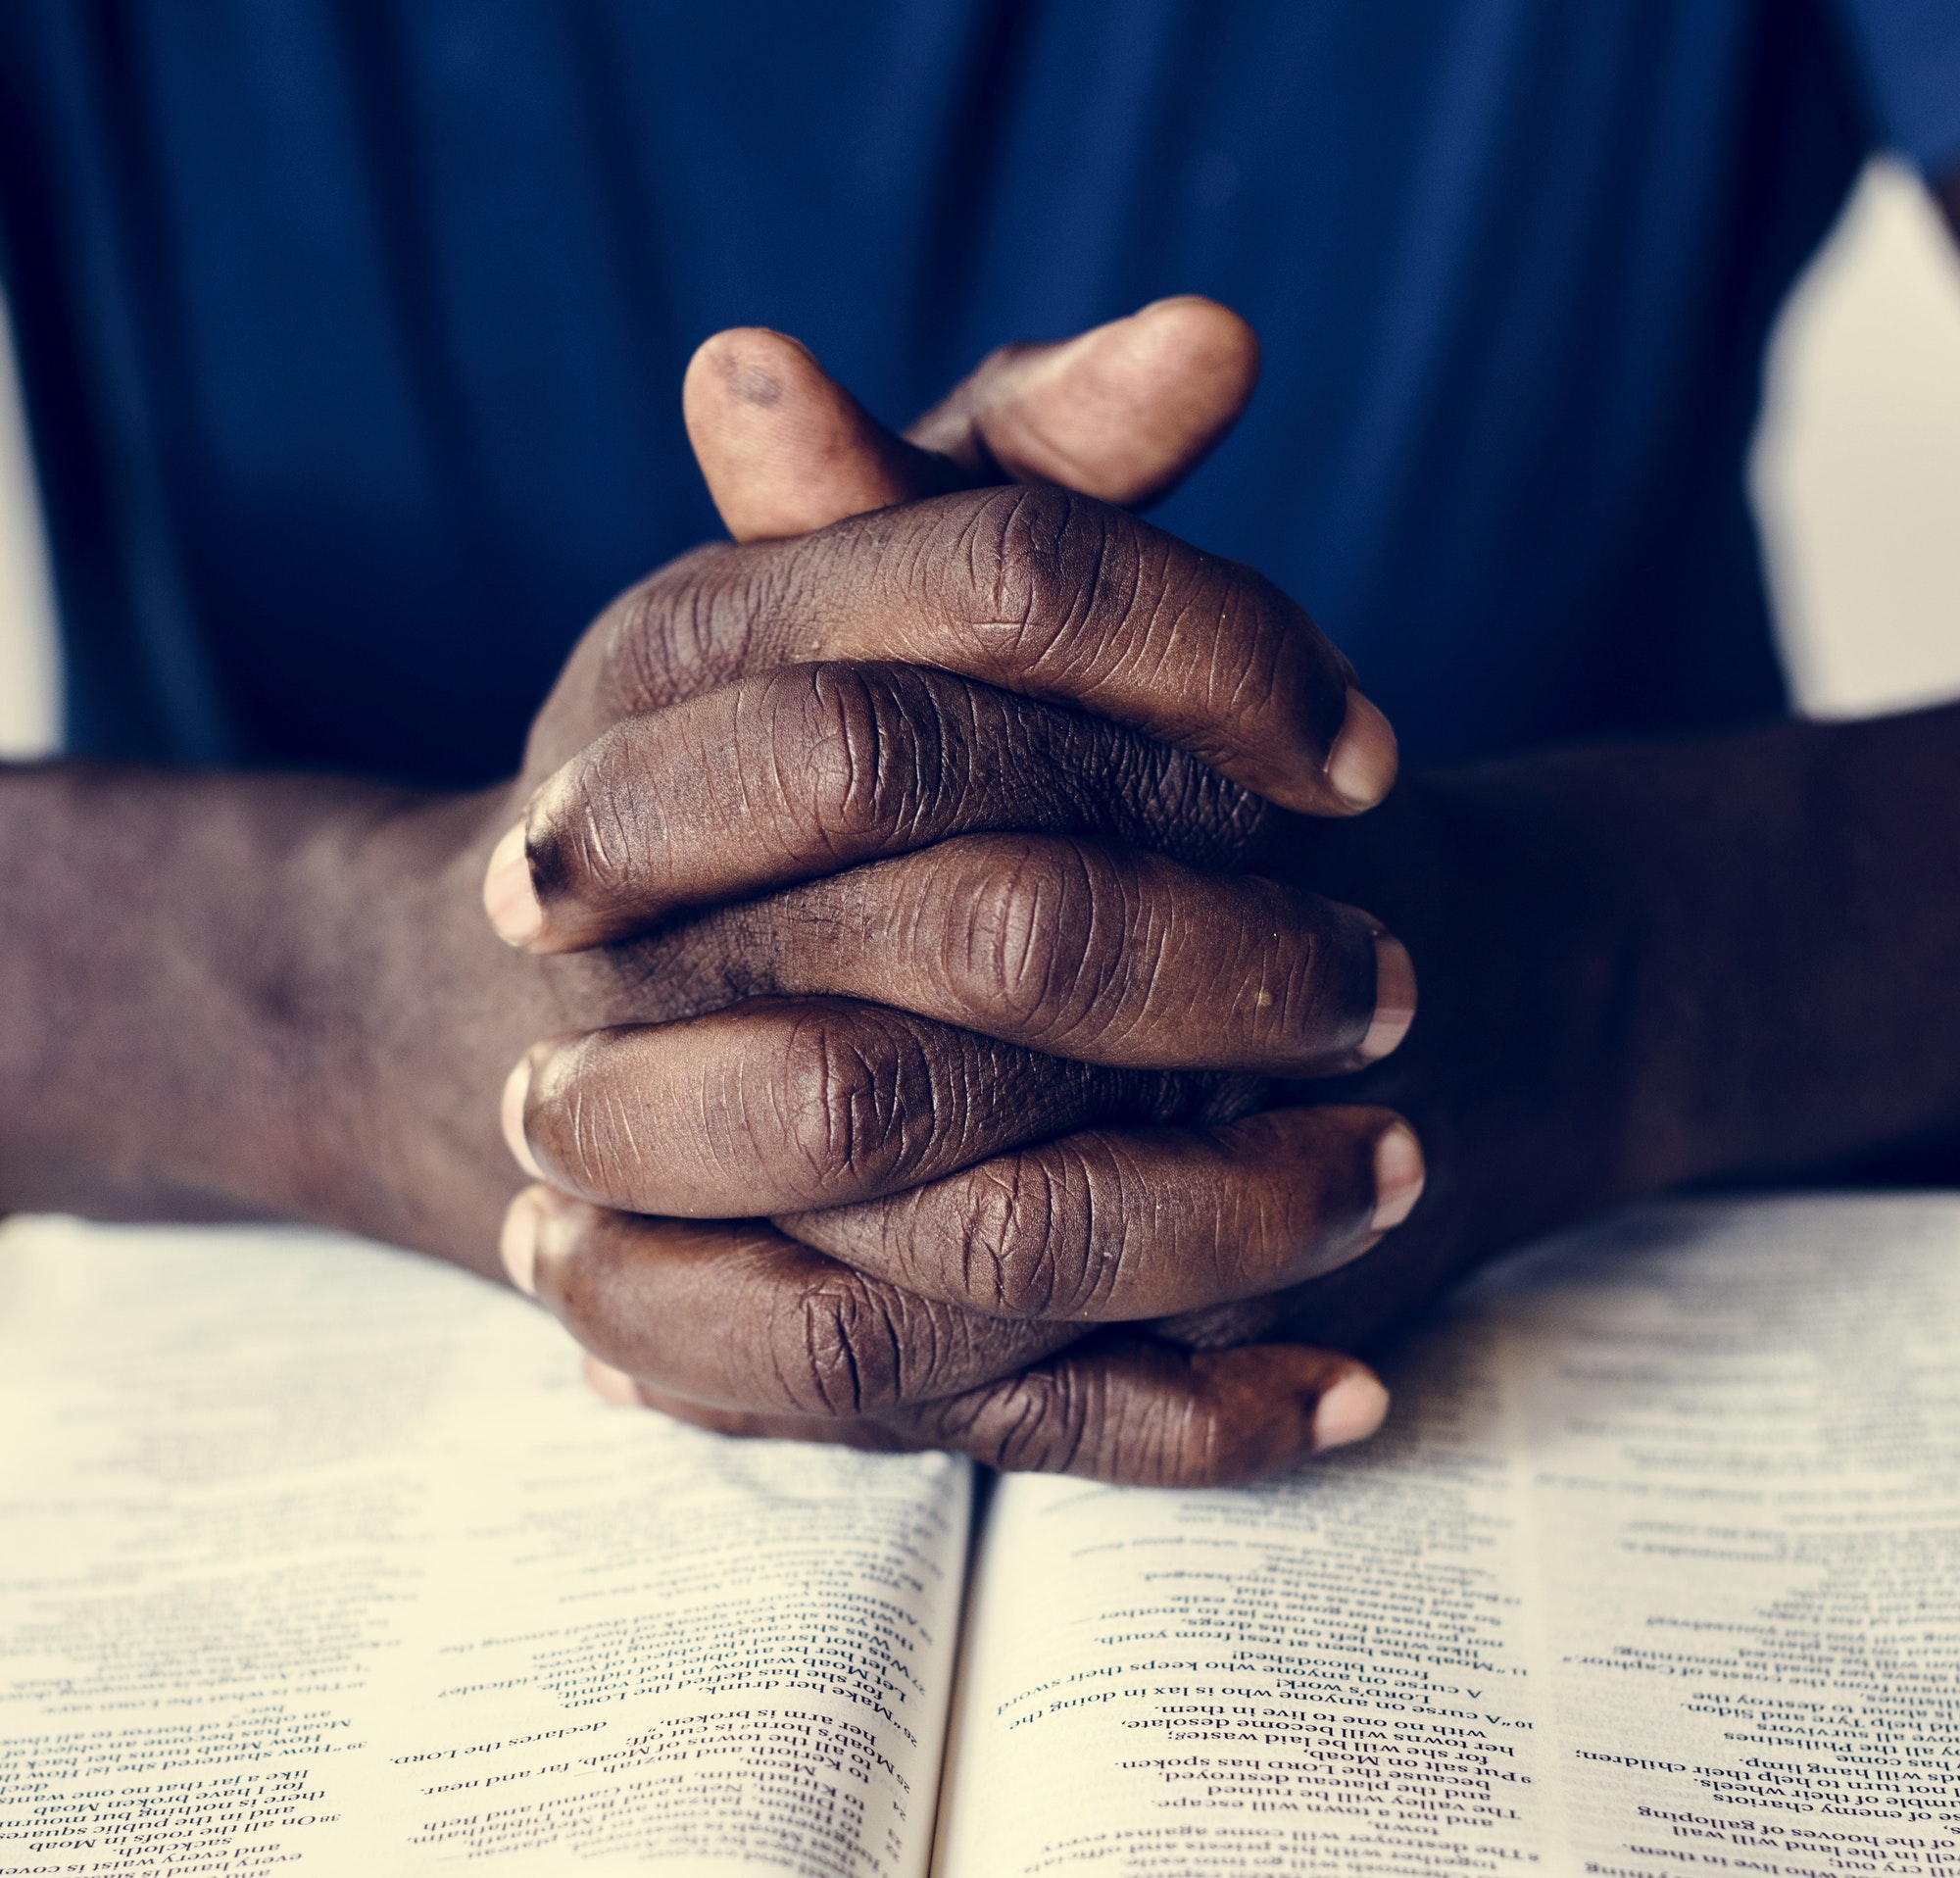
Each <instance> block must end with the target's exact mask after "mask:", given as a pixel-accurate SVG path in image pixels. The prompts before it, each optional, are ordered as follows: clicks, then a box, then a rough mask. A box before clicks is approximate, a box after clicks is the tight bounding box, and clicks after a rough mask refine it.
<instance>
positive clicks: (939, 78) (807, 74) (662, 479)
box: [0, 0, 1960, 782]
mask: <svg viewBox="0 0 1960 1878" xmlns="http://www.w3.org/2000/svg"><path fill="white" fill-rule="evenodd" d="M1881 143H1888V144H1891V145H1893V146H1895V147H1898V148H1902V149H1903V150H1904V151H1906V153H1907V154H1908V155H1910V156H1911V157H1912V158H1913V159H1914V160H1915V161H1917V162H1919V163H1920V164H1921V165H1922V166H1923V167H1926V168H1929V169H1931V170H1935V171H1937V170H1940V169H1942V168H1943V167H1944V166H1945V165H1947V164H1948V163H1950V162H1952V161H1953V160H1954V159H1956V158H1960V6H1955V5H1954V4H1953V0H1835V4H1834V3H1833V0H858V4H855V5H852V6H848V7H820V6H809V5H793V4H787V3H786V0H752V3H750V4H740V3H739V0H723V4H720V5H716V6H702V5H698V4H672V5H656V4H648V3H647V0H393V3H390V0H89V3H87V4H84V0H0V234H4V243H5V265H6V271H7V284H8V291H9V294H10V297H11V300H12V303H13V311H14V319H15V324H16V332H17V342H18V345H19V349H20V353H21V356H22V359H23V364H24V371H25V380H26V389H27V395H28V405H29V415H30V420H31V423H32V426H33V431H34V437H35V446H36V451H37V456H38V462H39V467H40V470H41V475H42V481H43V492H44V503H45V508H46V513H47V517H48V521H49V529H50V534H51V537H52V543H53V549H54V556H55V566H56V570H57V582H58V591H59V599H60V606H61V615H62V620H63V626H64V632H65V638H66V653H67V674H68V700H69V703H68V710H69V740H70V747H71V748H72V749H73V750H74V751H75V752H78V753H92V754H99V755H105V756H118V757H148V758H160V759H164V760H169V761H181V760H197V761H213V760H215V761H221V762H234V763H243V764H255V765H257V764H281V765H301V766H321V767H330V768H335V769H354V770H363V771H369V772H376V773H386V774H392V775H397V776H403V777H410V778H417V779H422V780H427V781H431V782H465V781H474V780H482V779H487V778H490V777H492V776H495V775H497V774H499V773H503V772H508V771H509V770H510V769H511V768H512V767H513V766H515V761H516V758H517V753H518V749H519V746H520V741H521V737H522V732H523V728H524V724H525V722H526V720H527V718H528V717H529V716H530V715H531V713H532V712H533V710H534V709H535V708H536V706H537V704H538V702H539V701H540V699H541V697H542V695H543V693H544V691H545V690H546V688H547V686H548V685H549V683H550V681H551V679H552V676H553V674H554V672H555V670H556V668H557V667H558V665H559V663H560V661H561V660H562V659H563V657H564V653H565V651H566V650H567V648H568V647H569V646H570V645H571V643H572V642H573V640H574V639H575V638H576V636H577V634H578V633H579V631H580V629H581V628H582V627H583V625H584V624H585V622H586V621H587V619H588V618H590V617H591V616H592V615H593V613H594V612H595V611H596V610H597V609H598V608H599V607H600V606H601V605H602V604H603V603H604V602H605V601H606V600H607V599H608V598H609V596H610V595H611V594H612V593H613V592H614V591H615V590H617V589H618V588H619V587H621V586H622V585H624V584H625V583H627V582H629V581H631V580H632V579H634V578H635V577H636V576H637V575H639V574H640V573H642V572H643V571H645V570H647V569H648V568H652V567H653V566H655V565H657V564H658V563H659V562H661V561H662V559H664V558H666V557H667V556H669V555H671V554H673V553H675V552H677V551H678V550H680V549H682V548H684V547H686V546H688V545H689V544H690V543H692V542H693V541H695V540H697V539H699V538H701V537H702V536H704V535H706V534H709V533H711V532H713V531H714V526H715V524H714V518H713V515H712V511H711V508H710V506H709V504H708V502H707V500H706V497H705V495H704V493H703V491H702V488H701V485H700V482H699V478H698V476H697V474H696V472H695V470H694V468H693V465H692V462H691V460H690V458H689V455H688V452H687V447H686V442H685V438H684V435H683V432H682V429H681V425H680V420H679V413H678V387H679V382H680V374H681V371H682V369H683V366H684V365H685V362H686V359H687V357H688V354H689V352H690V351H691V349H692V348H693V347H694V346H695V345H696V344H697V343H698V342H699V341H700V340H701V339H702V338H703V337H704V336H705V335H706V334H708V333H710V332H711V331H713V330H714V329H715V328H717V327H720V326H723V325H729V324H735V323H745V324H746V323H763V324H769V325H774V326H779V327H782V328H785V329H786V330H788V331H791V332H794V333H796V334H798V335H800V336H801V337H802V338H804V339H805V340H807V341H808V342H809V344H810V345H811V346H812V347H813V348H814V349H815V350H816V352H817V353H818V355H819V356H820V357H821V358H822V359H823V360H824V362H825V363H826V364H827V365H828V366H829V367H830V368H831V370H832V371H835V372H836V373H837V374H838V375H839V376H840V377H842V378H843V379H844V380H845V381H846V382H847V383H849V384H850V385H851V386H852V387H853V388H854V389H856V390H857V391H858V393H859V395H860V396H861V397H863V399H864V400H865V402H866V403H867V404H868V405H870V407H871V408H872V409H873V410H875V411H877V412H878V413H879V414H881V415H882V416H884V417H886V418H887V419H889V420H893V421H895V422H896V421H903V420H906V419H907V417H909V416H910V415H911V414H912V413H914V412H915V411H917V410H918V409H920V408H921V407H923V406H924V405H926V404H927V403H929V402H931V401H932V399H933V398H934V397H935V396H936V395H937V394H938V393H939V392H940V391H941V390H942V389H943V388H944V387H945V386H946V385H947V384H948V383H949V382H951V381H952V380H953V379H954V378H955V377H956V376H957V375H958V374H959V373H960V372H961V371H964V370H965V369H966V368H968V367H969V366H970V365H971V364H972V363H973V362H974V361H975V360H976V359H977V358H978V357H979V356H980V355H981V354H983V353H984V352H985V351H987V350H988V349H989V348H990V347H992V346H994V345H996V344H998V343H1000V342H1001V341H1003V340H1006V339H1011V338H1018V337H1035V336H1054V335H1060V334H1065V333H1068V332H1071V331H1074V330H1076V329H1078V328H1080V327H1083V326H1087V325H1090V324H1093V323H1095V322H1096V321H1102V320H1105V319H1108V318H1110V317H1112V316H1114V315H1117V314H1120V313H1124V312H1127V311H1129V310H1131V309H1132V308H1134V307H1136V306H1137V305H1139V304H1141V303H1142V302H1144V301H1147V300H1150V299H1152V298H1154V297H1156V296H1158V295H1161V294H1167V293H1173V292H1184V291H1196V292H1201V293H1208V294H1212V295H1214V296H1216V297H1217V298H1219V299H1221V300H1224V301H1226V302H1228V303H1229V304H1231V305H1233V306H1235V307H1237V308H1239V309H1240V310H1241V311H1242V312H1244V313H1245V314H1246V315H1248V316H1249V317H1250V319H1251V321H1253V323H1254V324H1255V325H1256V326H1257V328H1258V330H1259V332H1260V334H1261V335H1262V338H1263V340H1264V343H1265V348H1266V359H1267V368H1266V376H1265V382H1264V384H1263V386H1262V387H1261V389H1260V392H1259V394H1258V398H1257V400H1256V402H1255V404H1254V406H1253V408H1252V410H1251V412H1250V415H1249V417H1248V418H1247V420H1245V422H1244V423H1243V424H1242V425H1241V426H1240V428H1239V430H1238V431H1237V432H1236V433H1235V434H1234V435H1233V436H1232V437H1231V439H1230V440H1229V441H1228V442H1227V443H1226V444H1225V446H1224V447H1223V449H1222V450H1220V452H1219V453H1218V455H1217V458H1216V459H1215V461H1214V462H1213V463H1212V464H1211V465H1210V466H1209V467H1208V468H1207V469H1205V470H1204V471H1203V472H1202V473H1201V475H1200V476H1199V477H1198V478H1197V479H1196V480H1195V481H1194V482H1193V483H1192V484H1191V485H1190V486H1189V487H1188V488H1187V489H1186V490H1184V491H1183V492H1181V493H1180V494H1178V495H1177V496H1176V497H1175V498H1174V499H1173V500H1172V501H1171V502H1170V503H1168V504H1167V505H1166V506H1165V507H1164V509H1163V510H1162V511H1161V519H1162V520H1163V522H1164V523H1165V525H1167V526H1169V527H1171V528H1173V529H1175V530H1177V531H1178V532H1180V533H1182V534H1184V535H1186V536H1188V537H1190V538H1192V539H1194V540H1196V541H1198V542H1200V543H1201V544H1202V545H1204V546H1206V547H1209V548H1213V549H1217V550H1219V551H1222V552H1224V553H1226V554H1230V555H1233V556H1236V557H1238V558H1240V559H1242V560H1245V561H1249V562H1251V563H1253V564H1255V565H1257V566H1258V567H1259V568H1262V569H1263V570H1264V571H1265V572H1267V573H1269V574H1270V575H1272V576H1273V577H1274V578H1275V579H1277V580H1278V581H1279V582H1281V583H1282V584H1283V585H1284V586H1286V587H1287V588H1289V589H1290V590H1291V591H1292V592H1293V593H1295V594H1296V595H1297V596H1299V599H1301V600H1302V601H1303V602H1304V603H1305V604H1306V606H1307V607H1308V608H1309V609H1310V610H1311V611H1312V612H1313V613H1314V614H1315V615H1316V616H1317V617H1318V618H1320V620H1321V621H1322V623H1323V624H1324V625H1325V626H1326V627H1327V629H1328V630H1329V631H1330V633H1331V634H1332V635H1333V636H1334V637H1335V638H1336V639H1337V640H1338V641H1339V642H1340V643H1341V644H1342V645H1343V646H1344V647H1345V648H1346V649H1347V651H1348V653H1349V655H1350V656H1351V657H1352V659H1353V660H1354V663H1355V664H1356V666H1357V667H1359V669H1360V672H1361V674H1362V678H1363V681H1364V682H1365V684H1366V686H1367V688H1368V690H1369V691H1370V692H1371V693H1372V694H1373V695H1374V696H1375V697H1376V698H1378V699H1379V701H1380V702H1381V703H1382V704H1383V706H1384V707H1385V708H1386V709H1387V710H1388V711H1389V713H1390V714H1391V716H1392V717H1394V718H1395V720H1396V722H1397V727H1398V728H1399V730H1400V731H1401V734H1402V737H1403V742H1404V746H1405V749H1406V750H1407V751H1408V752H1409V753H1410V754H1411V755H1412V756H1414V757H1416V758H1418V759H1423V758H1427V759H1458V758H1465V757H1472V756H1476V755H1480V754H1486V753H1491V752H1496V751H1503V750H1509V749H1517V748H1521V747H1525V746H1529V745H1532V744H1536V743H1543V742H1544V741H1546V740H1550V739H1558V738H1568V737H1573V736H1579V735H1589V734H1596V733H1602V732H1615V731H1634V732H1645V731H1656V730H1667V729H1675V728H1686V727H1692V726H1700V725H1713V724H1723V723H1730V722H1736V721H1740V720H1743V719H1746V718H1749V717H1759V716H1762V715H1765V714H1770V713H1774V712H1775V711H1777V710H1779V709H1780V708H1781V707H1782V702H1783V691H1782V683H1781V679H1780V676H1779V672H1778V668H1777V665H1776V661H1775V657H1774V654H1773V650H1772V647H1771V642H1770V638H1769V632H1768V625H1767V618H1766V612H1765V607H1764V601H1763V595H1762V587H1761V580H1760V576H1759V571H1758V566H1757V556H1756V548H1755V543H1754V539H1753V535H1752V532H1751V529H1750V525H1749V520H1748V517H1747V513H1746V509H1745V506H1744V500H1743V493H1742V479H1741V466H1742V459H1743V454H1744V449H1745V445H1746V439H1747V437H1748V434H1749V431H1750V427H1751V424H1752V420H1753V417H1754V412H1755V407H1756V401H1757V393H1758V379H1759V370H1760V363H1761V356H1762V351H1763V346H1764V340H1765V335H1766V332H1767V329H1768V325H1769V322H1770V320H1771V317H1772V315H1773V313H1774V310H1775V308H1776V305H1777V303H1778V300H1779V298H1780V296H1781V295H1782V294H1783V292H1784V291H1785V289H1786V287H1787V285H1788V284H1789V280H1790V279H1791V277H1792V275H1793V274H1794V272H1796V271H1797V269H1798V268H1799V267H1800V266H1801V264H1802V262H1803V261H1804V259H1805V257H1806V256H1807V255H1808V254H1809V253H1810V252H1811V250H1812V249H1813V247H1814V246H1815V245H1816V243H1817V242H1818V240H1819V239H1820V237H1821V235H1822V233H1823V231H1824V230H1825V228H1826V227H1827V225H1828V224H1829V222H1830V221H1831V219H1832V217H1833V214H1834V213H1835V211H1836V209H1837V207H1838V203H1839V201H1840V200H1841V198H1842V196H1843V193H1844V191H1845V189H1846V186H1847V184H1848V182H1849V180H1850V178H1851V177H1852V176H1853V174H1854V173H1855V172H1856V169H1857V166H1858V164H1859V162H1860V159H1861V157H1862V156H1863V155H1864V153H1865V152H1866V151H1867V150H1868V149H1869V148H1871V147H1873V146H1874V145H1876V144H1881Z"/></svg>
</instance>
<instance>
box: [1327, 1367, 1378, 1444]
mask: <svg viewBox="0 0 1960 1878" xmlns="http://www.w3.org/2000/svg"><path fill="white" fill-rule="evenodd" d="M1388 1412H1389V1392H1388V1391H1387V1390H1386V1389H1384V1388H1383V1387H1382V1385H1381V1383H1380V1382H1378V1381H1377V1380H1376V1379H1375V1377H1373V1376H1372V1375H1370V1374H1369V1373H1368V1371H1367V1370H1365V1369H1357V1370H1355V1371H1354V1372H1353V1373H1352V1374H1351V1375H1347V1376H1343V1377H1342V1378H1341V1380H1340V1381H1339V1382H1337V1383H1336V1384H1335V1385H1334V1387H1333V1388H1332V1389H1330V1390H1329V1391H1328V1392H1327V1393H1326V1395H1324V1396H1322V1397H1321V1399H1320V1406H1319V1407H1318V1408H1315V1409H1314V1411H1313V1452H1314V1453H1315V1454H1317V1455H1324V1454H1325V1453H1326V1452H1327V1451H1328V1449H1330V1448H1346V1447H1348V1446H1349V1445H1350V1444H1351V1443H1353V1442H1356V1441H1366V1440H1367V1439H1368V1437H1369V1436H1370V1435H1372V1434H1373V1433H1374V1432H1375V1430H1376V1429H1377V1428H1379V1427H1380V1426H1381V1425H1382V1418H1383V1417H1384V1416H1385V1415H1386V1414H1387V1413H1388Z"/></svg>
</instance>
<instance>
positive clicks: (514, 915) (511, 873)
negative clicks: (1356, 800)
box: [483, 732, 1346, 948]
mask: <svg viewBox="0 0 1960 1878" xmlns="http://www.w3.org/2000/svg"><path fill="white" fill-rule="evenodd" d="M1343 734H1344V735H1345V734H1346V733H1345V732H1344V733H1343ZM524 827H525V824H524V823H523V822H521V821H520V822H518V823H517V825H516V826H515V828H513V829H512V830H511V831H510V832H509V833H508V834H507V835H505V837H504V838H503V840H502V841H500V842H498V844H497V845H496V847H494V848H492V849H491V850H490V865H489V868H488V870H487V871H486V872H485V873H484V875H483V911H484V912H485V913H487V914H489V915H490V923H491V924H492V925H493V926H495V927H496V928H497V937H498V938H500V939H501V940H503V942H504V943H505V944H506V945H507V946H516V947H519V948H522V947H524V946H527V945H529V944H530V943H531V941H532V940H533V939H535V938H536V937H537V936H538V934H539V933H540V932H542V931H543V930H544V924H545V910H544V908H543V907H542V906H541V905H540V904H539V901H538V890H537V888H536V887H534V886H533V885H532V884H531V859H530V856H529V855H528V854H526V853H525V852H524Z"/></svg>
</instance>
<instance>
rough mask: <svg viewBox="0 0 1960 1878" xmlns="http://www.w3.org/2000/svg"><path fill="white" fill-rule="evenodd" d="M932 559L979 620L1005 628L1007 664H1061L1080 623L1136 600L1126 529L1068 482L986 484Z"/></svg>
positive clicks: (1081, 631) (1101, 619) (1103, 619)
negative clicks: (960, 588)
mask: <svg viewBox="0 0 1960 1878" xmlns="http://www.w3.org/2000/svg"><path fill="white" fill-rule="evenodd" d="M954 521H955V539H954V541H953V542H952V543H951V544H949V547H950V552H946V553H944V554H943V555H941V556H939V557H937V559H936V564H935V565H937V566H939V567H942V568H945V569H947V570H949V571H950V572H951V573H953V574H954V575H956V577H957V578H958V579H959V580H960V581H961V582H962V583H963V584H964V586H965V589H966V600H965V604H966V606H967V607H968V608H969V609H971V610H972V611H973V613H974V614H975V616H976V618H977V620H978V621H979V622H980V623H984V624H987V625H990V626H994V627H997V628H1001V629H1004V631H1005V635H1006V636H1005V638H1004V639H1001V640H999V641H997V645H998V648H999V651H1000V653H1001V654H1002V655H1003V656H1004V657H1005V659H1006V661H1007V662H1008V663H1010V664H1014V665H1017V666H1019V667H1023V668H1031V669H1036V670H1039V669H1040V668H1041V667H1044V666H1047V665H1049V664H1052V663H1058V664H1061V665H1063V666H1065V665H1067V664H1068V663H1069V662H1070V661H1071V659H1072V656H1073V654H1074V653H1075V652H1076V650H1077V649H1078V648H1079V647H1080V645H1081V643H1082V641H1083V638H1084V635H1085V629H1086V628H1088V627H1089V626H1091V625H1092V624H1094V625H1096V626H1098V627H1102V626H1105V625H1106V624H1107V623H1108V621H1109V619H1110V618H1111V617H1112V615H1114V616H1116V617H1120V616H1122V615H1123V614H1125V613H1127V611H1128V610H1129V608H1130V607H1131V606H1132V605H1134V602H1135V596H1136V592H1137V587H1138V582H1137V578H1136V576H1137V573H1138V567H1137V560H1136V556H1135V554H1134V552H1125V548H1126V547H1133V546H1134V540H1133V533H1132V531H1131V530H1129V529H1127V528H1125V527H1124V526H1123V525H1122V524H1121V522H1120V521H1119V520H1118V519H1117V512H1116V511H1114V510H1111V509H1109V508H1107V507H1106V506H1105V505H1104V504H1103V503H1099V502H1095V501H1092V500H1091V499H1089V498H1087V497H1084V496H1079V495H1076V494H1074V493H1072V492H1071V491H1069V490H1066V489H1060V488H1055V487H1053V486H1049V485H1043V484H1017V485H1010V486H1008V487H1005V488H1000V489H992V490H989V491H987V492H986V493H985V494H984V495H983V496H981V497H980V498H979V499H978V500H977V501H975V502H973V503H971V504H969V505H967V506H966V507H965V508H964V509H963V511H960V512H958V513H957V514H956V518H955V519H954Z"/></svg>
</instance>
